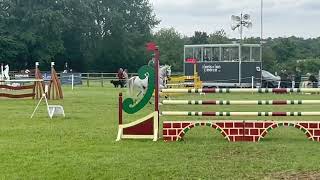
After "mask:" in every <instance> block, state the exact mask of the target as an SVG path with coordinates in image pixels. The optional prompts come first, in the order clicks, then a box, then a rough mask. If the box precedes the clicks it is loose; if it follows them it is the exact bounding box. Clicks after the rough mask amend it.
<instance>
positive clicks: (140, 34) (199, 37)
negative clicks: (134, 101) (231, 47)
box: [0, 0, 320, 73]
mask: <svg viewBox="0 0 320 180" xmlns="http://www.w3.org/2000/svg"><path fill="white" fill-rule="evenodd" d="M159 22H160V21H159V20H158V19H157V18H156V15H155V13H154V12H153V9H152V6H151V5H150V2H149V0H126V1H119V0H0V51H1V54H0V62H1V63H9V64H10V66H11V69H13V70H21V69H25V68H32V67H34V62H36V61H39V62H40V65H41V67H40V68H42V69H45V68H49V67H50V62H51V61H55V62H56V64H57V69H58V70H63V66H64V64H65V62H68V64H69V66H70V67H71V68H72V69H73V70H74V71H78V72H92V71H95V72H115V71H117V69H119V68H120V67H122V68H126V69H129V71H130V72H136V71H137V69H138V68H139V67H141V66H142V65H144V64H146V63H147V62H148V59H149V58H150V56H148V55H147V54H146V52H145V44H146V43H147V42H149V41H155V42H156V43H158V45H159V48H160V51H161V63H162V64H170V65H172V67H173V69H174V71H178V72H181V71H182V70H183V46H184V45H187V44H222V43H231V42H233V41H236V39H233V38H229V37H228V36H227V35H226V33H225V31H224V30H219V31H216V32H214V33H207V32H198V31H197V32H195V33H194V35H193V36H191V37H187V36H183V35H182V34H180V33H179V32H177V31H176V30H175V29H173V28H169V29H160V30H159V31H157V32H155V33H153V30H154V28H155V27H156V26H157V25H158V24H159ZM264 41H265V44H264V48H263V66H264V69H266V70H269V71H271V72H275V71H278V72H279V71H281V70H287V71H289V72H295V71H297V70H298V71H301V72H303V73H306V72H311V73H316V72H317V71H318V70H319V68H318V67H319V65H320V61H319V58H320V38H312V39H303V38H298V37H288V38H268V39H265V40H264ZM244 43H260V38H247V39H244Z"/></svg>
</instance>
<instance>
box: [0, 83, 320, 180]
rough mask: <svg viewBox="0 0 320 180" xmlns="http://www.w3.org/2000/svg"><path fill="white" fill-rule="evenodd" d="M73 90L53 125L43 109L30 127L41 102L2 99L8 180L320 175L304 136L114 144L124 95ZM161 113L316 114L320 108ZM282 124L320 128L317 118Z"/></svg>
mask: <svg viewBox="0 0 320 180" xmlns="http://www.w3.org/2000/svg"><path fill="white" fill-rule="evenodd" d="M70 89H71V88H70V87H64V93H65V99H64V100H63V101H50V104H63V106H64V108H65V111H66V116H67V117H66V118H65V119H64V118H55V119H53V120H49V119H48V117H47V114H46V111H45V106H44V104H42V106H41V108H40V110H39V111H38V112H37V114H36V116H35V118H34V119H30V118H29V117H30V115H31V113H32V111H33V109H34V107H35V105H36V103H37V101H34V100H8V99H0V109H1V111H0V161H1V163H0V169H1V173H0V178H1V179H262V178H266V179H274V178H288V177H290V178H296V177H313V176H316V175H317V174H316V173H315V172H318V171H319V170H320V163H319V162H320V156H319V155H318V154H319V148H320V144H319V143H317V142H311V141H308V140H307V138H306V137H305V135H304V134H303V133H302V132H301V131H300V130H298V129H294V128H292V129H291V128H279V129H275V130H273V131H272V132H271V133H270V134H269V135H268V136H267V137H266V139H264V141H263V142H260V143H229V142H227V141H226V140H224V139H223V137H222V136H221V135H220V134H218V132H216V131H214V130H212V129H210V128H194V129H192V130H191V131H190V132H188V134H187V135H186V136H185V141H183V142H174V143H165V142H163V141H162V140H159V141H158V142H152V141H151V140H125V141H121V142H115V139H116V135H117V101H118V99H117V94H118V93H119V92H120V90H118V89H114V88H112V87H111V86H109V85H107V87H104V88H102V87H97V86H96V87H85V86H83V87H76V89H75V90H74V91H71V90H70ZM186 98H187V97H183V96H182V97H177V99H186ZM190 98H192V99H204V98H214V99H225V100H226V99H320V95H272V94H268V95H267V94H264V95H262V94H261V95H251V94H247V95H246V96H244V95H243V94H241V95H240V94H228V95H207V96H189V99H190ZM161 108H162V109H166V110H172V109H173V108H175V109H176V110H201V111H216V110H217V111H259V110H261V111H282V110H284V111H287V110H288V111H317V110H319V108H320V106H318V105H317V106H315V105H312V106H304V105H302V106H281V107H279V106H277V107H275V106H261V107H257V106H240V107H239V106H223V107H218V106H192V107H190V106H177V107H174V106H171V107H170V106H168V107H161ZM151 110H152V105H149V106H148V107H147V108H146V109H145V110H143V111H142V112H140V113H139V114H137V115H134V116H128V115H125V122H132V121H134V120H135V119H138V118H140V117H142V116H144V115H146V114H147V113H148V112H151ZM318 118H319V119H318V120H320V117H318ZM180 119H182V118H180ZM185 119H199V118H185ZM215 119H216V118H215ZM220 119H222V118H220ZM223 119H231V118H223ZM236 119H239V118H236ZM244 119H246V120H247V119H252V118H247V117H244ZM259 119H270V117H269V118H263V117H261V118H259ZM271 119H275V118H271ZM277 119H280V118H277ZM282 119H288V120H293V119H295V120H304V119H307V120H317V117H313V118H310V117H308V118H303V117H297V118H282ZM162 120H179V118H175V117H170V118H162ZM318 175H319V174H318Z"/></svg>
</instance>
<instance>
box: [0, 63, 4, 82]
mask: <svg viewBox="0 0 320 180" xmlns="http://www.w3.org/2000/svg"><path fill="white" fill-rule="evenodd" d="M0 80H1V81H2V80H4V73H3V64H1V76H0Z"/></svg>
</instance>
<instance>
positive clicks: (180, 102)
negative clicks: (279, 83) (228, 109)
mask: <svg viewBox="0 0 320 180" xmlns="http://www.w3.org/2000/svg"><path fill="white" fill-rule="evenodd" d="M162 104H164V105H306V104H320V100H254V101H243V100H232V101H229V100H204V101H202V100H163V101H162Z"/></svg>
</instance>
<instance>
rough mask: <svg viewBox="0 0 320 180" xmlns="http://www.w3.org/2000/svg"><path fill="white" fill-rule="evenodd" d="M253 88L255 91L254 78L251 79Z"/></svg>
mask: <svg viewBox="0 0 320 180" xmlns="http://www.w3.org/2000/svg"><path fill="white" fill-rule="evenodd" d="M251 87H252V89H254V76H252V77H251Z"/></svg>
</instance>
